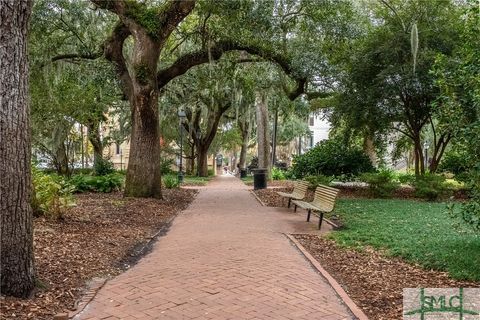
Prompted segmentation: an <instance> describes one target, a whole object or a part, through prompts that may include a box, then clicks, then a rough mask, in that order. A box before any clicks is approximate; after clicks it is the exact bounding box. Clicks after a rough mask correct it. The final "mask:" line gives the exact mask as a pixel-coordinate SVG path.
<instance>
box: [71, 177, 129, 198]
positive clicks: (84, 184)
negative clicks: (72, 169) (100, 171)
mask: <svg viewBox="0 0 480 320" xmlns="http://www.w3.org/2000/svg"><path fill="white" fill-rule="evenodd" d="M123 181H124V176H123V175H121V174H118V173H111V174H107V175H104V176H89V175H81V174H79V175H75V176H73V177H72V178H71V179H70V183H71V184H72V185H74V186H75V191H76V192H87V191H90V192H103V193H109V192H112V191H117V190H120V189H121V188H122V186H123Z"/></svg>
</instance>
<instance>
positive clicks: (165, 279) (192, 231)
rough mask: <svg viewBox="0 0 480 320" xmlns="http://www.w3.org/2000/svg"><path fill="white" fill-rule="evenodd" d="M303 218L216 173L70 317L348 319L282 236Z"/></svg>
mask: <svg viewBox="0 0 480 320" xmlns="http://www.w3.org/2000/svg"><path fill="white" fill-rule="evenodd" d="M303 218H304V217H303V215H302V216H299V215H293V214H291V213H287V212H286V211H285V210H284V211H281V210H278V209H275V208H268V207H262V206H261V205H260V204H259V203H258V201H257V200H256V199H255V198H254V197H253V196H252V195H251V194H250V192H249V191H248V190H247V187H246V186H245V185H244V184H243V183H242V182H241V181H239V180H238V179H236V178H233V177H231V176H219V177H217V178H216V179H215V180H214V181H212V182H210V183H209V184H208V186H207V187H205V188H202V190H201V191H200V193H199V195H198V196H197V198H196V199H195V200H194V201H193V203H192V204H191V205H190V207H189V208H188V209H187V210H185V211H183V212H182V213H181V214H180V215H179V216H178V217H177V218H176V219H175V220H174V223H173V225H172V227H171V229H170V231H169V232H168V234H167V235H166V236H164V237H162V238H160V239H159V241H158V242H157V243H156V244H155V245H154V248H153V251H152V252H151V253H150V254H148V255H147V256H146V257H144V258H143V259H142V260H141V261H140V262H139V263H138V264H137V265H136V266H134V267H133V268H132V269H130V270H128V271H126V272H125V273H123V274H121V275H119V276H118V277H116V278H114V279H112V280H110V281H108V282H107V283H106V284H105V286H104V287H103V288H102V289H101V290H100V291H99V292H98V294H97V295H96V296H95V298H94V299H93V301H92V302H90V304H89V305H88V306H87V307H86V308H85V309H84V310H83V311H82V312H81V313H80V314H78V315H77V316H76V317H75V319H277V320H282V319H309V320H312V319H354V317H353V315H351V313H350V311H349V310H348V309H347V308H346V307H345V305H344V304H343V303H342V301H340V299H339V298H338V297H337V295H336V294H335V292H334V290H333V289H332V288H331V287H330V286H329V285H328V284H327V282H326V281H325V279H324V278H323V277H322V276H320V275H319V274H318V273H317V272H316V271H315V270H314V269H313V268H312V267H311V265H310V264H309V262H307V260H306V259H305V258H304V257H303V256H302V255H301V254H300V252H299V251H298V250H297V249H296V248H295V247H294V246H293V245H292V244H291V243H290V241H289V240H288V239H287V238H286V237H285V235H284V234H283V233H290V232H294V231H295V230H296V228H297V227H298V225H299V224H304V222H303ZM311 225H312V227H313V228H314V227H315V225H316V224H315V223H311Z"/></svg>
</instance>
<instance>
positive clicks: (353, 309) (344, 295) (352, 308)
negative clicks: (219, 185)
mask: <svg viewBox="0 0 480 320" xmlns="http://www.w3.org/2000/svg"><path fill="white" fill-rule="evenodd" d="M285 236H286V237H287V238H288V239H289V240H290V241H291V242H292V243H293V244H294V245H295V246H296V247H297V249H298V250H300V252H301V253H302V254H303V255H304V256H305V258H307V260H308V261H309V262H310V263H311V264H312V266H313V267H314V268H315V269H317V271H318V272H320V274H321V275H322V276H323V277H324V278H325V279H326V280H327V281H328V283H329V284H330V286H331V287H332V288H333V290H335V292H336V293H337V294H338V296H339V297H340V299H342V301H343V303H345V305H346V306H347V307H348V308H349V309H350V311H351V312H352V313H353V315H354V316H355V317H356V318H357V319H359V320H368V317H367V316H366V315H365V313H363V311H362V310H361V309H360V308H359V307H358V306H357V305H356V304H355V302H353V300H352V299H351V298H350V297H349V296H348V294H347V293H346V292H345V290H343V288H342V286H341V285H340V284H339V283H338V282H337V280H335V279H334V278H333V277H332V276H331V275H330V274H329V273H328V272H327V270H325V269H324V268H323V267H322V266H321V265H320V263H319V262H318V261H317V259H315V258H314V257H313V256H312V255H311V254H310V253H309V252H308V251H307V250H306V249H305V247H304V246H303V245H302V244H301V243H300V242H299V241H298V240H297V239H295V237H293V236H292V235H290V234H285Z"/></svg>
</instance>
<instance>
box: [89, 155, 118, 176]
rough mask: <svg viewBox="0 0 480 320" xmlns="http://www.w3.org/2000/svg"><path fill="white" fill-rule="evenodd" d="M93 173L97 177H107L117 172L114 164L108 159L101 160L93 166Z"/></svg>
mask: <svg viewBox="0 0 480 320" xmlns="http://www.w3.org/2000/svg"><path fill="white" fill-rule="evenodd" d="M93 171H94V172H95V175H97V176H106V175H107V174H112V173H114V172H115V167H114V166H113V162H112V161H110V160H108V159H103V158H100V159H98V160H97V161H96V162H95V164H94V165H93Z"/></svg>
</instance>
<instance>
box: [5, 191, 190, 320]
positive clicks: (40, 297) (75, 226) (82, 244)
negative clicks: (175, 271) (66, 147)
mask: <svg viewBox="0 0 480 320" xmlns="http://www.w3.org/2000/svg"><path fill="white" fill-rule="evenodd" d="M195 194H196V191H195V190H186V189H166V190H164V199H163V200H157V199H134V198H123V197H122V195H121V194H120V193H111V194H102V193H85V194H79V195H77V196H76V204H77V205H76V207H74V208H72V209H70V210H69V211H68V212H67V213H66V214H65V216H64V218H63V220H58V221H52V220H46V219H44V218H36V219H35V221H34V247H35V264H36V272H37V289H36V290H35V292H34V293H33V295H32V297H31V298H30V299H25V300H22V299H15V298H10V297H9V298H5V297H1V298H0V319H52V317H53V315H55V314H57V313H60V312H67V311H68V310H73V309H75V301H77V299H78V298H79V297H80V296H81V295H82V292H83V291H84V289H85V284H86V283H87V281H89V280H90V279H92V278H94V277H106V278H108V277H112V276H115V275H117V274H119V273H120V272H122V271H123V270H125V269H126V268H129V267H130V266H131V265H132V264H134V263H135V262H136V261H137V260H138V259H139V257H141V256H142V255H143V254H145V251H146V250H148V244H149V243H150V242H151V241H152V239H153V238H154V236H155V235H156V234H157V233H158V232H159V231H160V232H161V231H162V230H163V231H166V230H167V229H168V227H169V224H170V221H171V220H172V219H173V217H174V216H175V215H176V214H177V213H178V212H180V211H181V210H183V209H184V208H186V207H187V206H188V205H189V204H190V202H191V201H192V200H193V198H194V196H195Z"/></svg>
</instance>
